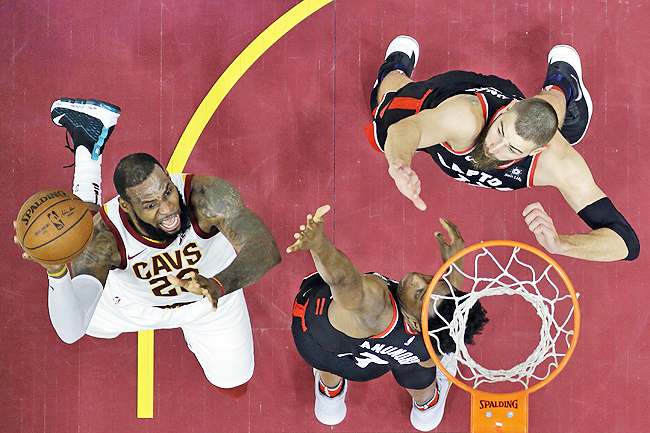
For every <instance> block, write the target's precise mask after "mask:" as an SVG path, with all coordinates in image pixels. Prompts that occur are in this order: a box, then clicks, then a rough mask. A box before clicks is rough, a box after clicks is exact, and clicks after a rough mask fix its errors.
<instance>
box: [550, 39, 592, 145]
mask: <svg viewBox="0 0 650 433" xmlns="http://www.w3.org/2000/svg"><path fill="white" fill-rule="evenodd" d="M558 76H561V77H564V78H566V79H567V80H568V81H569V84H570V85H571V94H570V95H565V96H567V100H568V102H567V108H566V114H565V116H564V123H563V124H562V127H561V128H560V133H561V134H562V135H563V136H564V138H566V140H567V141H568V142H569V143H570V144H571V145H572V146H573V145H574V144H577V143H578V142H580V140H582V138H583V137H584V136H585V134H586V133H587V127H588V126H589V121H590V120H591V114H592V112H593V103H592V101H591V96H590V95H589V92H588V91H587V89H586V88H585V86H584V84H583V83H582V65H581V64H580V56H579V55H578V52H577V51H576V50H575V49H574V48H573V47H570V46H569V45H556V46H555V47H553V48H552V49H551V51H550V52H549V53H548V69H547V71H546V79H545V80H544V86H543V87H546V86H547V85H550V84H552V83H553V82H554V81H557V80H558V79H559V78H560V77H558Z"/></svg>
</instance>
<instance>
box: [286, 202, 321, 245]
mask: <svg viewBox="0 0 650 433" xmlns="http://www.w3.org/2000/svg"><path fill="white" fill-rule="evenodd" d="M330 209H331V207H330V205H328V204H326V205H325V206H321V207H319V208H318V209H316V214H315V215H314V216H313V217H312V216H311V215H307V225H306V226H305V225H301V226H300V233H295V234H294V235H293V237H294V238H296V242H294V243H293V245H291V246H290V247H289V248H287V252H288V253H292V252H294V251H296V250H310V249H312V248H313V247H314V246H316V245H317V244H318V242H320V240H321V239H322V238H321V236H324V233H323V215H325V214H326V213H327V212H329V210H330Z"/></svg>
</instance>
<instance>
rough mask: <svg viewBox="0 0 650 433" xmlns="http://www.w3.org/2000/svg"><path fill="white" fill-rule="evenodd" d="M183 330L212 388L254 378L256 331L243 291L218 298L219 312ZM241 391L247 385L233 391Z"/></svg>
mask: <svg viewBox="0 0 650 433" xmlns="http://www.w3.org/2000/svg"><path fill="white" fill-rule="evenodd" d="M199 302H202V301H199ZM182 308H184V307H182ZM181 328H182V329H183V334H184V335H185V341H187V346H188V347H189V349H190V350H191V351H192V352H194V355H196V358H197V360H198V361H199V364H201V367H202V368H203V372H204V373H205V376H206V377H207V379H208V380H209V381H210V382H211V383H212V384H213V385H215V386H216V387H218V388H221V389H234V388H237V387H241V386H242V385H245V384H246V383H247V382H248V381H249V380H250V378H251V377H252V376H253V368H254V366H255V360H254V356H253V332H252V329H251V323H250V318H249V316H248V308H247V307H246V300H245V299H244V293H243V291H242V290H237V291H235V292H233V293H231V294H229V295H227V296H224V297H222V298H221V299H219V304H218V306H217V311H216V312H212V313H209V314H206V315H204V316H202V317H200V318H198V319H197V320H195V321H192V322H191V323H188V324H186V325H183V326H181ZM241 391H245V386H244V387H241V388H238V390H236V391H234V392H235V393H236V394H237V395H239V396H241V395H240V394H241ZM234 397H235V398H236V397H237V396H236V395H235V396H234Z"/></svg>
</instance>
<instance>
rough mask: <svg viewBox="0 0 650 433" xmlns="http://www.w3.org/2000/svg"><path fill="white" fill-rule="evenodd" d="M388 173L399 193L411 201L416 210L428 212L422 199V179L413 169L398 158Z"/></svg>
mask: <svg viewBox="0 0 650 433" xmlns="http://www.w3.org/2000/svg"><path fill="white" fill-rule="evenodd" d="M388 173H390V175H391V177H392V178H393V180H394V181H395V185H396V186H397V189H399V192H401V193H402V194H404V196H405V197H406V198H408V199H409V200H411V201H412V202H413V204H414V205H415V207H416V208H418V209H420V210H426V208H427V205H426V204H424V201H423V200H422V199H421V198H420V190H421V188H420V179H419V178H418V175H417V174H416V173H415V171H413V170H412V169H411V167H407V166H406V163H405V162H404V161H402V160H401V159H399V158H397V159H395V160H394V161H393V163H392V164H390V166H389V167H388Z"/></svg>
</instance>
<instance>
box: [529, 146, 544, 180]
mask: <svg viewBox="0 0 650 433" xmlns="http://www.w3.org/2000/svg"><path fill="white" fill-rule="evenodd" d="M541 154H542V153H541V152H540V153H538V154H537V155H535V156H533V162H532V164H530V168H529V169H528V182H526V183H527V184H528V188H532V187H533V177H535V169H536V168H537V160H538V159H539V156H540V155H541Z"/></svg>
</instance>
